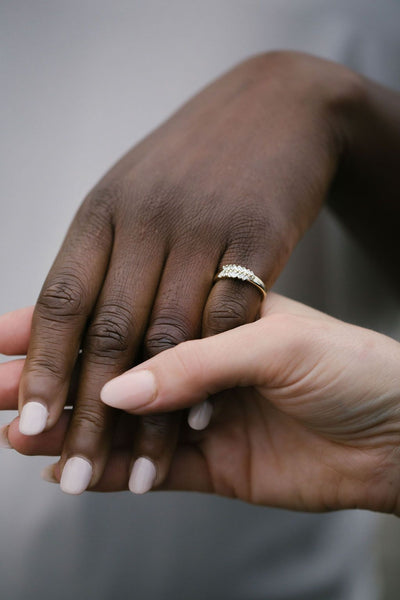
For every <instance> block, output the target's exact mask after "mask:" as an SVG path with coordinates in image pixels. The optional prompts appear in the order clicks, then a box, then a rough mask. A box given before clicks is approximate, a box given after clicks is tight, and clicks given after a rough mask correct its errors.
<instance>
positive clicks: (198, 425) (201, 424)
mask: <svg viewBox="0 0 400 600" xmlns="http://www.w3.org/2000/svg"><path fill="white" fill-rule="evenodd" d="M212 413H213V406H212V404H211V402H209V401H208V400H204V402H202V403H201V404H197V405H196V406H193V407H192V408H191V409H190V411H189V415H188V423H189V425H190V427H191V428H192V429H195V430H196V431H201V430H202V429H205V428H206V427H207V425H208V424H209V422H210V421H211V417H212Z"/></svg>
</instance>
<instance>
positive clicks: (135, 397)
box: [100, 369, 157, 410]
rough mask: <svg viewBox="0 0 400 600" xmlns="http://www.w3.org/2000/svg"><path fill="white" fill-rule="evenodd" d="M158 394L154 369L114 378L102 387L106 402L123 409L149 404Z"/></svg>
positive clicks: (101, 393) (102, 394)
mask: <svg viewBox="0 0 400 600" xmlns="http://www.w3.org/2000/svg"><path fill="white" fill-rule="evenodd" d="M156 396H157V383H156V379H155V376H154V374H153V373H152V371H149V370H147V369H146V370H145V369H142V370H140V371H132V372H130V373H125V374H124V375H121V376H120V377H116V378H115V379H112V380H111V381H109V382H108V383H106V384H105V386H104V387H103V388H102V390H101V392H100V398H101V400H102V402H104V404H107V405H108V406H112V407H114V408H119V409H121V410H135V409H139V408H142V407H144V406H147V405H148V404H150V403H151V402H152V401H153V400H154V399H155V397H156Z"/></svg>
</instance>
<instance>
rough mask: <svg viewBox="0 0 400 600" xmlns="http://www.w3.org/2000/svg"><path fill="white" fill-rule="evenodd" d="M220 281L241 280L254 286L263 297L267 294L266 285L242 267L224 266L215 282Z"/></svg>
mask: <svg viewBox="0 0 400 600" xmlns="http://www.w3.org/2000/svg"><path fill="white" fill-rule="evenodd" d="M219 279H241V280H242V281H247V282H248V283H251V284H252V285H254V286H255V287H256V288H257V289H258V290H260V292H261V293H262V295H263V297H264V296H266V294H267V288H266V287H265V285H264V282H263V281H262V280H261V279H260V278H259V277H257V275H255V274H254V273H253V271H250V269H246V267H241V266H240V265H224V266H223V267H222V269H221V271H220V272H219V273H218V274H217V275H216V276H215V277H214V282H215V281H218V280H219Z"/></svg>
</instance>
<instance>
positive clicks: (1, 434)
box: [0, 425, 12, 450]
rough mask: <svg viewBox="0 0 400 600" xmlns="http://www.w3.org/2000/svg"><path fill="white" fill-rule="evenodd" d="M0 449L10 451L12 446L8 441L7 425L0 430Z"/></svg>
mask: <svg viewBox="0 0 400 600" xmlns="http://www.w3.org/2000/svg"><path fill="white" fill-rule="evenodd" d="M0 448H3V449H4V450H10V449H12V446H11V444H10V442H9V441H8V425H6V426H5V427H1V428H0Z"/></svg>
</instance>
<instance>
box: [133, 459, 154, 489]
mask: <svg viewBox="0 0 400 600" xmlns="http://www.w3.org/2000/svg"><path fill="white" fill-rule="evenodd" d="M156 476H157V471H156V467H155V465H154V463H153V461H151V460H150V459H149V458H145V457H144V456H141V457H140V458H138V459H137V460H136V461H135V464H134V465H133V469H132V472H131V476H130V479H129V489H130V491H131V492H133V493H134V494H145V493H146V492H149V491H150V490H151V488H152V487H153V485H154V482H155V480H156Z"/></svg>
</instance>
